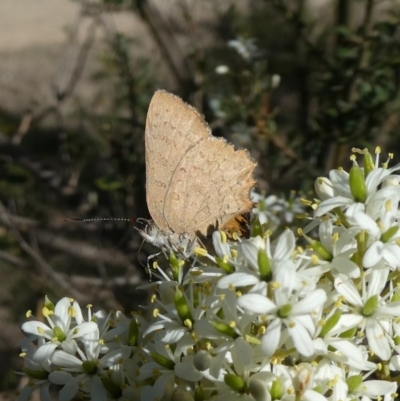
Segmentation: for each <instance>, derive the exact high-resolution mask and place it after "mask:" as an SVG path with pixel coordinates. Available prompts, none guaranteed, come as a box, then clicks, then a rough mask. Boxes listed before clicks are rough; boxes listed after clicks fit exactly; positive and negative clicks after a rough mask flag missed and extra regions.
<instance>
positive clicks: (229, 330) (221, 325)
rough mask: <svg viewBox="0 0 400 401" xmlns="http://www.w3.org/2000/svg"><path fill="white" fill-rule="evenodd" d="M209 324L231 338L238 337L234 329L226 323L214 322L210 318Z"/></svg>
mask: <svg viewBox="0 0 400 401" xmlns="http://www.w3.org/2000/svg"><path fill="white" fill-rule="evenodd" d="M210 324H211V326H213V327H214V329H215V330H217V331H218V332H220V333H221V334H224V335H226V336H228V337H231V338H237V337H238V334H237V333H236V332H235V330H234V329H233V328H232V327H230V326H229V325H227V324H226V323H223V322H215V321H212V320H210Z"/></svg>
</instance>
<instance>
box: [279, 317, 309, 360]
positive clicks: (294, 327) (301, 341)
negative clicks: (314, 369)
mask: <svg viewBox="0 0 400 401" xmlns="http://www.w3.org/2000/svg"><path fill="white" fill-rule="evenodd" d="M285 323H286V322H285ZM293 323H294V324H293ZM286 327H287V329H288V331H289V333H290V337H291V338H292V340H293V343H294V346H295V347H296V349H297V351H298V352H299V353H300V354H302V355H304V356H311V355H312V354H313V353H314V344H313V341H312V339H311V337H310V334H308V331H307V330H306V329H305V328H304V327H303V326H302V325H301V324H298V323H297V322H294V321H292V322H291V323H290V324H286Z"/></svg>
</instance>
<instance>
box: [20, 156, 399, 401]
mask: <svg viewBox="0 0 400 401" xmlns="http://www.w3.org/2000/svg"><path fill="white" fill-rule="evenodd" d="M356 151H357V152H358V153H361V154H362V157H363V160H364V163H363V165H364V167H360V166H359V165H358V163H357V161H356V157H355V155H353V157H352V160H353V166H352V167H351V169H350V171H349V172H346V171H344V170H343V169H339V170H334V171H331V172H330V174H329V179H328V178H318V179H317V180H316V183H315V190H316V193H317V195H318V197H319V199H315V200H313V201H306V200H303V202H302V203H303V204H308V205H309V206H310V207H311V208H312V209H314V210H313V216H308V219H309V223H308V224H307V226H305V227H304V228H303V229H302V230H298V234H299V235H300V238H298V239H296V237H295V234H294V233H293V232H292V231H291V230H289V229H286V230H284V231H283V232H282V233H281V234H280V235H279V236H278V237H277V238H276V239H274V240H273V238H274V236H273V234H272V233H271V231H270V230H265V223H266V222H268V219H269V216H268V215H267V214H265V213H264V214H263V213H262V212H263V210H265V209H268V208H267V207H265V205H266V204H268V202H269V201H268V200H265V199H264V200H263V199H261V198H259V199H258V200H259V202H264V203H263V207H261V208H258V209H257V210H255V211H254V212H255V213H254V215H253V223H252V234H251V237H250V238H249V239H245V240H241V241H240V240H239V241H236V242H230V241H228V239H227V237H226V234H225V233H224V232H220V231H216V232H214V234H213V236H212V240H213V248H214V250H213V251H210V250H208V251H207V250H206V249H204V248H196V249H195V250H194V252H195V255H194V256H193V258H191V259H190V260H189V261H188V260H187V261H182V260H179V258H177V256H176V255H174V254H173V253H171V254H170V259H169V264H170V270H167V271H163V270H161V269H160V268H159V267H157V265H156V271H155V273H153V274H154V276H156V277H158V279H159V280H158V281H157V282H154V283H150V284H149V285H148V287H149V288H152V289H153V290H154V295H153V297H152V302H151V305H150V307H146V308H144V309H145V310H146V311H151V316H150V317H148V318H147V319H145V318H144V317H143V316H142V314H141V313H135V314H132V315H131V316H129V317H127V316H124V315H123V314H122V313H118V312H117V313H110V314H106V313H104V312H97V313H95V314H92V312H91V308H90V307H89V308H88V316H87V319H86V320H85V319H84V317H83V315H82V312H81V309H80V307H79V305H78V304H77V303H76V302H75V301H73V300H70V299H68V298H64V299H62V300H60V301H59V302H58V303H57V304H56V305H55V306H54V305H53V304H52V303H51V302H50V301H49V300H46V306H45V308H44V316H45V317H46V318H47V322H48V324H47V325H46V324H44V323H41V322H38V321H29V322H27V323H25V324H24V325H23V326H22V329H23V331H24V332H25V333H27V334H28V339H27V342H26V343H25V344H23V346H22V348H23V355H24V357H25V360H26V368H25V370H24V373H25V374H26V375H27V376H28V377H29V378H30V382H29V385H28V386H26V387H25V389H24V390H23V391H22V393H21V395H20V400H26V399H27V398H28V397H29V395H30V394H31V392H32V390H33V389H35V388H40V390H41V399H42V400H47V399H50V398H49V393H48V389H49V386H50V385H54V386H58V387H55V388H57V389H58V391H59V393H58V399H59V400H60V401H69V400H71V399H72V398H73V397H74V396H76V395H77V394H78V393H79V396H80V397H81V398H83V399H85V398H86V399H91V400H93V401H103V400H121V401H123V400H143V401H151V400H171V401H172V400H174V401H179V400H183V401H186V400H188V401H189V400H196V401H202V400H210V399H212V400H214V401H225V400H226V401H228V400H229V401H234V400H245V401H247V400H248V401H264V400H277V399H283V400H293V401H297V400H313V401H314V400H315V401H320V400H330V401H336V400H337V401H339V400H341V401H345V400H358V399H359V400H363V401H367V400H370V399H384V400H392V399H395V398H396V397H397V394H396V391H397V386H398V385H397V381H398V380H399V378H398V371H399V370H400V357H399V355H398V354H399V351H400V345H399V344H400V319H399V317H400V290H399V287H398V285H397V283H398V280H399V274H400V248H399V244H400V242H399V239H400V231H399V207H398V206H399V201H400V185H399V181H400V176H399V175H396V174H395V172H396V171H397V170H399V169H400V165H397V166H395V167H392V168H389V167H388V163H387V162H386V163H383V164H382V166H381V165H380V163H379V149H378V151H377V152H376V159H375V160H373V158H372V157H371V155H370V154H369V153H368V151H366V150H364V151H359V150H356ZM292 210H293V208H292ZM298 210H299V211H300V212H301V208H300V207H298ZM302 216H303V218H304V217H305V215H304V213H302ZM263 219H264V221H261V222H260V220H263ZM300 244H301V245H300Z"/></svg>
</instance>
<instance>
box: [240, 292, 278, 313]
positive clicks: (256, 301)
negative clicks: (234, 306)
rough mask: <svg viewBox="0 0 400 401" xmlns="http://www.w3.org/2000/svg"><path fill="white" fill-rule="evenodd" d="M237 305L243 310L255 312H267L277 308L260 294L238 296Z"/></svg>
mask: <svg viewBox="0 0 400 401" xmlns="http://www.w3.org/2000/svg"><path fill="white" fill-rule="evenodd" d="M237 303H238V305H239V306H240V307H241V308H243V309H244V310H246V311H248V312H252V313H256V314H259V315H260V314H264V315H265V314H267V313H271V312H274V311H276V310H277V307H276V305H275V304H274V303H273V302H272V301H271V300H269V299H268V298H266V297H264V296H262V295H260V294H245V295H243V296H241V297H239V298H238V300H237Z"/></svg>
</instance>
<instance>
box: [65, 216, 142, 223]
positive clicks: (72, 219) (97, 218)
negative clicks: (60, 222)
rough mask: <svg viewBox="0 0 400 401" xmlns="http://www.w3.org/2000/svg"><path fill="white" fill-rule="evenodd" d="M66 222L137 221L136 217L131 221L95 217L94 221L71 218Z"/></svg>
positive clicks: (66, 219) (130, 220) (118, 218)
mask: <svg viewBox="0 0 400 401" xmlns="http://www.w3.org/2000/svg"><path fill="white" fill-rule="evenodd" d="M64 221H66V222H68V223H71V222H73V221H76V222H78V221H79V222H81V223H89V222H93V221H129V222H130V223H134V222H135V221H136V219H135V218H134V217H132V218H130V219H126V218H122V217H121V218H120V217H115V218H114V217H95V218H93V219H75V218H70V217H67V218H65V219H64Z"/></svg>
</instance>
